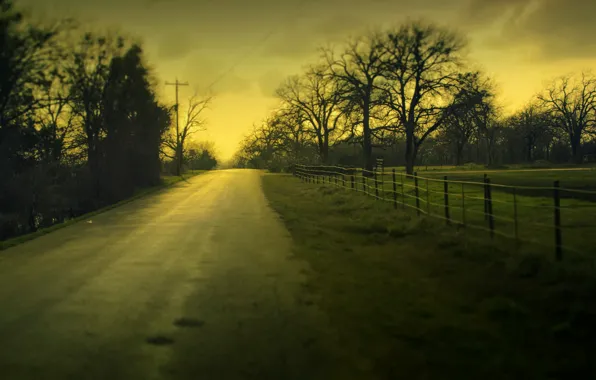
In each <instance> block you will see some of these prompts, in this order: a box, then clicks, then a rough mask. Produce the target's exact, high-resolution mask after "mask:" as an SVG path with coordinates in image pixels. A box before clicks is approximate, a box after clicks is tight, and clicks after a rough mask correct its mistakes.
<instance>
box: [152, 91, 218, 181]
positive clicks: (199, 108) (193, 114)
mask: <svg viewBox="0 0 596 380" xmlns="http://www.w3.org/2000/svg"><path fill="white" fill-rule="evenodd" d="M212 100H213V97H211V96H206V97H200V96H199V95H198V94H195V95H193V96H192V97H191V98H190V99H189V100H188V106H187V108H186V114H185V116H184V120H183V123H182V125H179V124H178V123H176V124H175V125H174V126H173V127H172V128H171V130H170V131H169V132H168V133H167V134H166V135H165V136H164V140H163V145H164V148H165V149H164V150H162V153H163V154H164V155H165V156H167V157H169V158H171V159H173V160H174V165H175V168H176V175H180V174H181V173H182V166H183V165H184V163H185V162H184V157H185V155H186V154H187V147H186V146H187V143H188V141H189V139H190V138H191V136H193V135H194V134H195V133H197V132H199V131H201V130H204V125H205V120H204V119H203V113H204V111H205V110H206V109H207V107H208V106H209V104H210V103H211V101H212Z"/></svg>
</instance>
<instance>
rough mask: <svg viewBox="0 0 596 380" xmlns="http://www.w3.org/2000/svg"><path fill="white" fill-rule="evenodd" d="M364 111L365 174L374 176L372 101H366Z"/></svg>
mask: <svg viewBox="0 0 596 380" xmlns="http://www.w3.org/2000/svg"><path fill="white" fill-rule="evenodd" d="M362 111H363V112H362V129H363V131H362V154H363V159H364V170H366V171H365V172H364V173H363V175H364V176H365V177H372V176H373V173H372V171H373V169H374V162H373V159H372V136H371V135H372V134H371V133H370V103H369V102H368V101H365V102H364V107H363V110H362Z"/></svg>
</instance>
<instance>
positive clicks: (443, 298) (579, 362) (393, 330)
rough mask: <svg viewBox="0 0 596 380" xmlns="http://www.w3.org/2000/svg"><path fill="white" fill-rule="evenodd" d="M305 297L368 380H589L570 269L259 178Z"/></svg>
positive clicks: (590, 327) (364, 202)
mask: <svg viewBox="0 0 596 380" xmlns="http://www.w3.org/2000/svg"><path fill="white" fill-rule="evenodd" d="M263 187H264V191H265V194H266V196H267V198H268V200H269V202H270V204H271V206H272V207H273V208H274V209H275V210H276V211H277V212H278V214H279V215H280V216H281V218H282V219H283V221H284V223H285V224H286V226H287V228H288V229H289V231H290V232H291V234H292V237H293V239H294V243H295V253H296V255H297V257H299V258H302V259H304V260H306V261H307V262H308V263H309V264H310V266H311V268H312V271H313V273H312V275H311V277H310V283H309V284H308V286H307V288H308V289H310V290H311V291H312V292H316V293H317V294H318V295H319V296H321V298H320V299H321V301H320V302H321V305H320V306H321V307H322V308H323V309H324V310H326V311H327V313H328V314H329V316H330V318H331V320H332V323H333V324H334V326H336V327H337V329H338V330H339V334H340V336H341V337H342V339H343V340H344V341H345V344H346V346H347V347H350V348H351V349H352V350H353V353H354V357H355V361H356V362H358V363H359V364H360V365H361V367H363V368H367V369H368V370H369V371H371V376H372V377H373V378H395V379H399V378H403V379H479V378H483V379H570V378H577V379H579V378H584V379H585V378H594V376H595V375H596V373H595V372H594V369H593V368H592V365H591V363H592V360H593V359H595V358H596V356H595V348H596V347H595V342H594V338H596V327H595V326H594V324H593V323H592V321H593V320H594V318H595V317H596V305H595V303H594V302H593V299H594V295H596V280H595V277H594V273H593V271H592V269H591V268H590V267H589V266H587V265H582V264H581V263H578V262H576V261H572V260H568V261H563V262H562V263H554V262H552V260H551V259H550V257H551V256H552V255H550V254H544V253H540V252H538V251H530V250H527V251H526V250H520V251H518V252H515V250H513V249H512V246H511V242H510V241H507V240H501V239H500V238H499V237H496V238H495V239H497V241H495V242H494V244H491V243H490V241H489V240H490V239H488V238H486V236H480V235H479V234H478V233H476V232H475V231H474V230H472V231H466V230H464V229H457V228H453V227H449V226H446V225H445V224H444V223H441V222H440V221H436V220H434V219H430V218H425V217H420V218H419V217H417V216H416V214H415V213H412V212H406V211H403V210H401V209H398V210H394V209H393V206H392V205H391V204H390V203H385V202H379V201H375V200H373V199H372V198H370V197H366V196H364V195H362V194H359V193H356V192H351V191H348V190H346V189H342V188H339V187H335V186H332V185H314V184H308V183H303V182H301V181H299V180H298V179H296V178H293V177H291V176H288V175H267V176H263Z"/></svg>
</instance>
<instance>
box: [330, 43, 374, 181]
mask: <svg viewBox="0 0 596 380" xmlns="http://www.w3.org/2000/svg"><path fill="white" fill-rule="evenodd" d="M383 56H384V51H383V48H382V38H381V34H380V33H376V32H373V33H369V34H368V35H366V36H364V37H360V38H355V39H353V40H351V41H349V42H348V44H347V47H346V48H345V49H344V50H343V51H342V53H341V54H340V56H339V57H336V56H335V54H334V52H333V50H332V49H324V50H323V57H324V59H325V62H326V63H327V66H328V68H329V75H331V76H332V78H334V80H336V81H339V83H341V86H342V88H345V100H346V101H347V102H348V103H351V104H353V105H355V106H356V107H358V109H359V110H360V111H361V115H360V117H359V120H358V121H359V125H360V126H361V127H362V133H361V136H362V140H361V144H362V153H363V161H364V169H365V170H367V172H365V175H368V176H370V175H372V173H371V171H372V170H373V167H374V160H373V157H372V132H373V131H372V127H371V111H372V110H373V108H374V107H375V106H376V105H378V104H379V102H378V96H379V91H378V84H380V81H381V80H382V76H383V73H384V69H383V66H382V62H383ZM348 108H349V106H348Z"/></svg>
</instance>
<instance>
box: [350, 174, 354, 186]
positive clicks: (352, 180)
mask: <svg viewBox="0 0 596 380" xmlns="http://www.w3.org/2000/svg"><path fill="white" fill-rule="evenodd" d="M350 177H351V178H350V181H351V182H352V190H354V187H355V183H354V174H352V175H351V176H350Z"/></svg>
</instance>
